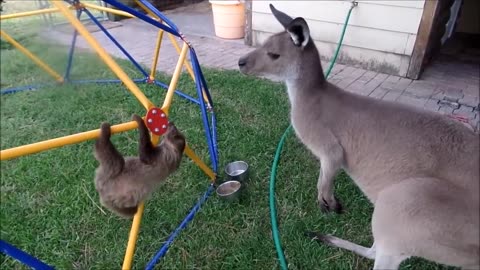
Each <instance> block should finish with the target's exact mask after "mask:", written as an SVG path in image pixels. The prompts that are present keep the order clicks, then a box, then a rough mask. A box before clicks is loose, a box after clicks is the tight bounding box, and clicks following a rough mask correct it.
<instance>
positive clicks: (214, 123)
mask: <svg viewBox="0 0 480 270" xmlns="http://www.w3.org/2000/svg"><path fill="white" fill-rule="evenodd" d="M212 141H213V148H214V150H215V162H216V164H217V167H218V162H219V157H218V142H217V118H216V117H215V112H213V111H212ZM215 172H216V171H215Z"/></svg>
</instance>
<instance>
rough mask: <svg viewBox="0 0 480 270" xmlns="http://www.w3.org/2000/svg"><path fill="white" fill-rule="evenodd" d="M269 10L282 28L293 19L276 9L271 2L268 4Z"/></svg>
mask: <svg viewBox="0 0 480 270" xmlns="http://www.w3.org/2000/svg"><path fill="white" fill-rule="evenodd" d="M270 10H271V11H272V14H273V16H275V18H276V19H277V21H278V22H279V23H280V24H281V25H282V26H283V28H285V29H287V27H288V25H289V24H290V23H291V22H292V21H293V19H292V17H290V16H288V15H287V14H285V13H283V12H281V11H280V10H278V9H276V8H275V7H274V6H273V5H272V4H270Z"/></svg>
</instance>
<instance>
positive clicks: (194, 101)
mask: <svg viewBox="0 0 480 270" xmlns="http://www.w3.org/2000/svg"><path fill="white" fill-rule="evenodd" d="M154 83H155V84H156V85H158V86H160V87H162V88H165V89H168V85H166V84H164V83H162V82H158V81H154ZM175 94H177V95H179V96H181V97H183V98H185V99H187V100H188V101H191V102H193V103H195V104H197V105H200V102H199V101H198V100H196V99H195V98H193V97H191V96H189V95H187V94H185V93H183V92H181V91H180V90H175Z"/></svg>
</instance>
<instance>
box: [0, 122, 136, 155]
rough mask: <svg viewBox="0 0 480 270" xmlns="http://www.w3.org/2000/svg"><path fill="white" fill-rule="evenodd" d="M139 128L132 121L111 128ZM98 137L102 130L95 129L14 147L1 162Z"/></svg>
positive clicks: (114, 131) (6, 152) (4, 153)
mask: <svg viewBox="0 0 480 270" xmlns="http://www.w3.org/2000/svg"><path fill="white" fill-rule="evenodd" d="M137 127H138V125H137V122H135V121H131V122H127V123H123V124H119V125H114V126H112V127H111V130H112V133H119V132H124V131H128V130H132V129H135V128H137ZM98 136H100V130H99V129H95V130H91V131H86V132H82V133H77V134H74V135H68V136H64V137H59V138H55V139H51V140H46V141H42V142H37V143H32V144H27V145H23V146H19V147H14V148H10V149H6V150H2V151H1V152H0V160H7V159H12V158H17V157H21V156H26V155H30V154H34V153H38V152H42V151H45V150H49V149H53V148H57V147H61V146H65V145H69V144H75V143H80V142H83V141H88V140H92V139H95V138H98Z"/></svg>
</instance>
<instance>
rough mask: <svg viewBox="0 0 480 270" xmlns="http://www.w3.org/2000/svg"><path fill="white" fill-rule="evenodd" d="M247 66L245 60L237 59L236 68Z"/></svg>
mask: <svg viewBox="0 0 480 270" xmlns="http://www.w3.org/2000/svg"><path fill="white" fill-rule="evenodd" d="M246 64H247V60H246V59H245V58H243V57H242V58H240V59H238V66H240V67H243V66H245V65H246Z"/></svg>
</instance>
